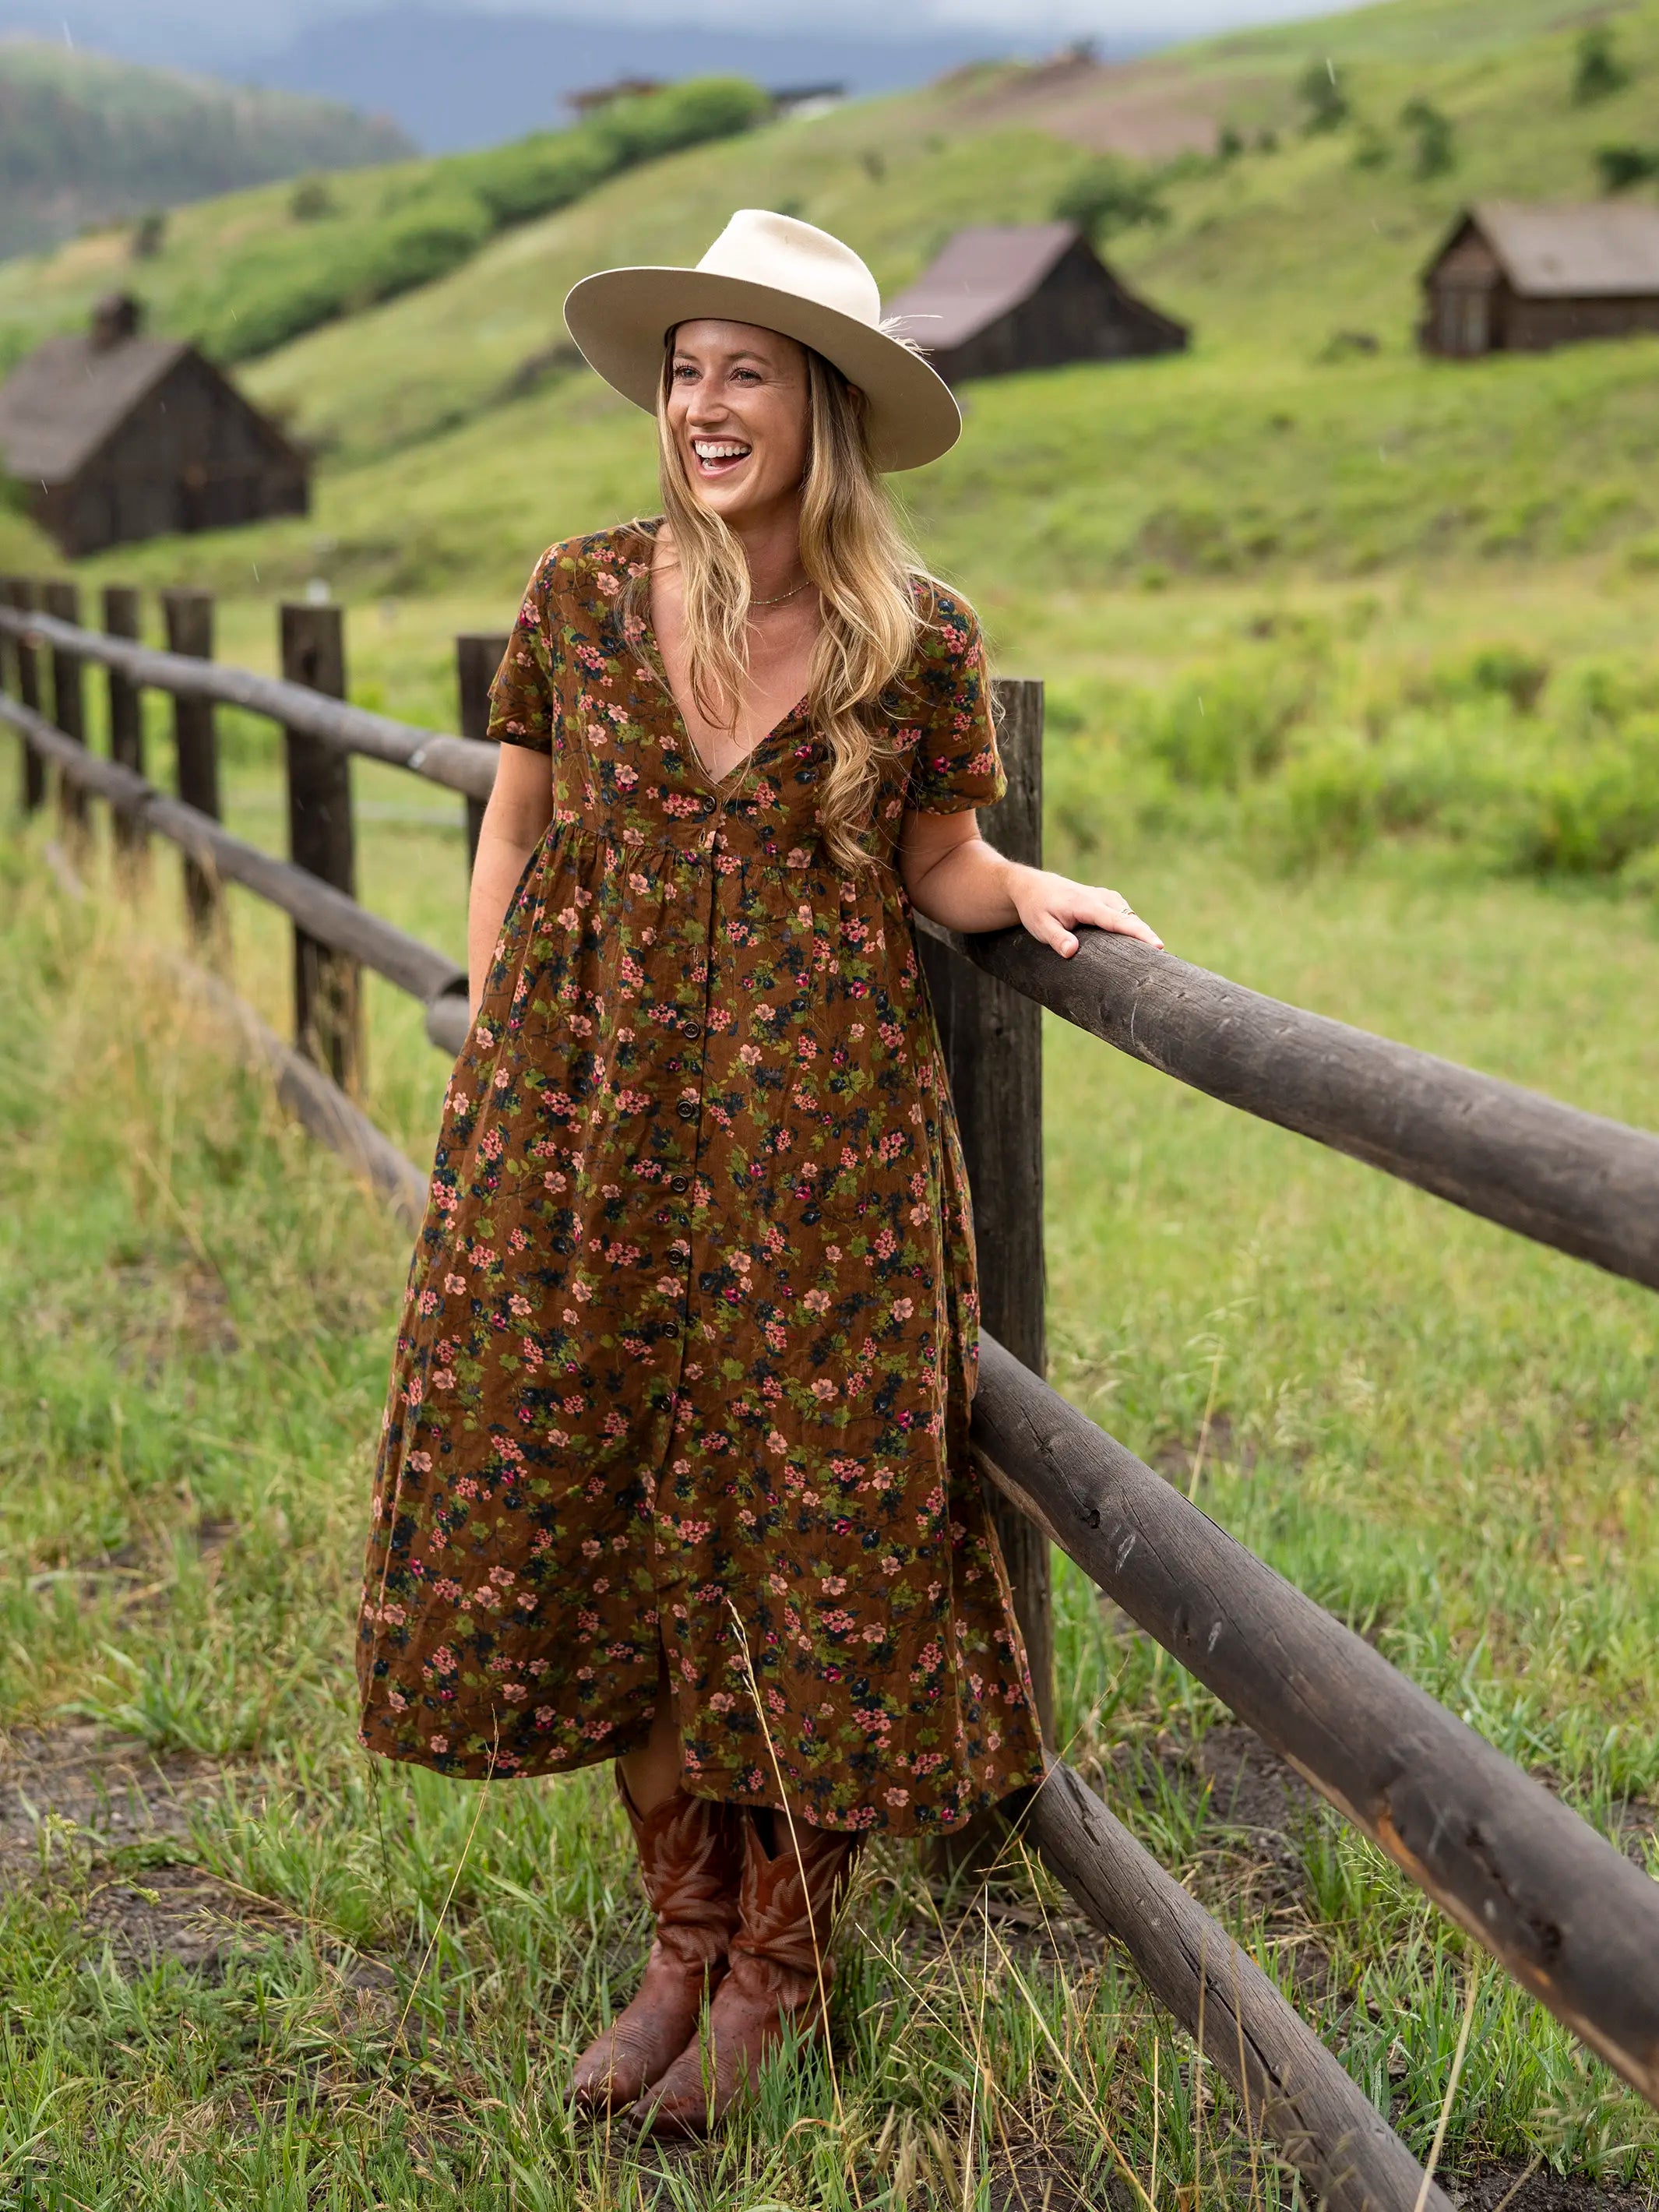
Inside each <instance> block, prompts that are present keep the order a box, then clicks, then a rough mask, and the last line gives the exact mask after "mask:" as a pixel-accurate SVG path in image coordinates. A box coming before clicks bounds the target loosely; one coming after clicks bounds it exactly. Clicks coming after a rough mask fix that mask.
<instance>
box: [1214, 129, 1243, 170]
mask: <svg viewBox="0 0 1659 2212" xmlns="http://www.w3.org/2000/svg"><path fill="white" fill-rule="evenodd" d="M1243 151H1244V134H1243V131H1240V130H1238V129H1237V126H1236V125H1233V124H1231V123H1224V124H1223V125H1222V126H1221V129H1220V131H1218V133H1217V135H1216V142H1215V157H1216V159H1217V161H1220V162H1223V163H1225V162H1228V161H1237V159H1238V157H1239V155H1241V154H1242V153H1243Z"/></svg>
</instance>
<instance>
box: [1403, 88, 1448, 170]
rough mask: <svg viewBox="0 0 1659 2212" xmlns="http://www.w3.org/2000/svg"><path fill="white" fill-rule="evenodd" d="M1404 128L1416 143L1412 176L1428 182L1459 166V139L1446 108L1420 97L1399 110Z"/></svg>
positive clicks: (1409, 101) (1413, 153)
mask: <svg viewBox="0 0 1659 2212" xmlns="http://www.w3.org/2000/svg"><path fill="white" fill-rule="evenodd" d="M1400 123H1401V129H1402V130H1404V131H1409V132H1410V134H1411V136H1412V137H1413V141H1414V142H1415V143H1414V144H1413V149H1412V174H1413V176H1414V177H1416V178H1418V179H1419V180H1421V181H1424V182H1426V181H1427V179H1429V178H1431V177H1443V176H1444V174H1445V173H1446V172H1447V170H1448V169H1454V168H1455V167H1456V166H1457V137H1456V133H1455V131H1454V130H1453V128H1452V120H1451V118H1450V116H1449V115H1448V114H1447V113H1446V112H1445V111H1444V109H1443V108H1439V107H1437V106H1435V104H1434V102H1433V101H1432V100H1425V99H1423V98H1422V96H1421V95H1420V94H1419V96H1418V97H1417V98H1416V99H1413V100H1407V102H1406V105H1405V106H1403V107H1402V108H1401V111H1400Z"/></svg>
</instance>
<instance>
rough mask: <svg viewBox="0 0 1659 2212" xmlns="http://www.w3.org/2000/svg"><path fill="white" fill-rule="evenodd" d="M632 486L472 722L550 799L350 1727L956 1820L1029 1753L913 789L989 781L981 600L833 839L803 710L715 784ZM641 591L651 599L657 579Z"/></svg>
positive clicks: (451, 1182)
mask: <svg viewBox="0 0 1659 2212" xmlns="http://www.w3.org/2000/svg"><path fill="white" fill-rule="evenodd" d="M650 558H651V541H650V536H649V532H648V528H641V526H637V525H629V526H624V527H622V528H619V529H616V530H611V531H606V532H600V533H599V535H597V536H593V537H589V538H578V539H573V540H571V541H569V542H568V543H567V544H561V545H556V546H555V547H553V548H552V550H550V552H549V553H547V554H546V555H545V556H544V558H543V560H542V561H541V562H539V563H538V567H537V569H536V572H535V574H534V575H533V577H532V580H531V583H530V586H529V589H528V591H527V592H526V597H525V600H524V604H523V606H522V609H521V610H520V616H519V619H518V623H517V626H516V628H515V630H514V633H513V641H512V643H511V645H510V647H509V648H508V651H507V656H506V658H505V659H504V660H503V662H502V664H501V670H500V672H499V674H498V675H497V677H496V678H495V687H494V690H493V694H492V698H493V719H492V722H491V732H492V734H493V735H494V736H495V737H497V738H500V739H501V741H502V742H503V743H506V744H520V745H527V746H530V747H532V749H534V750H538V751H541V752H545V753H547V754H548V755H549V757H550V758H549V772H550V778H551V782H552V795H553V818H552V822H551V823H550V827H549V829H548V831H547V834H546V836H545V837H544V840H543V841H542V843H541V845H540V847H539V848H538V850H537V852H536V853H535V854H534V855H533V856H532V859H531V860H530V862H529V865H528V866H527V867H526V871H525V873H524V876H523V878H522V879H521V881H520V884H519V886H518V889H517V891H516V892H515V894H514V896H513V902H512V904H511V906H510V907H509V908H508V911H507V917H506V920H505V922H504V924H503V927H502V932H501V941H500V944H499V946H498V948H497V951H496V954H495V962H494V964H493V967H492V969H491V971H490V975H489V981H488V986H487V988H486V991H485V994H484V998H483V1004H482V1006H481V1007H480V1009H479V1012H478V1016H477V1021H476V1022H475V1024H474V1025H473V1028H472V1030H471V1036H470V1037H469V1039H468V1042H467V1044H466V1046H465V1049H464V1050H463V1052H462V1054H461V1055H460V1058H459V1060H458V1061H457V1063H456V1066H455V1071H454V1074H453V1079H452V1080H451V1083H450V1085H449V1088H448V1091H447V1095H446V1097H445V1101H444V1109H443V1118H442V1127H441V1134H440V1137H439V1140H438V1147H437V1156H436V1163H435V1168H434V1171H433V1177H432V1185H431V1199H430V1206H429V1209H428V1214H427V1218H426V1223H425V1226H424V1228H423V1230H422V1234H421V1237H420V1240H419V1243H418V1244H417V1247H416V1254H415V1259H414V1264H413V1267H412V1269H411V1272H410V1283H409V1291H408V1297H407V1304H406V1307H405V1310H404V1319H403V1324H402V1328H401V1329H400V1332H399V1335H398V1346H397V1353H396V1358H395V1362H394V1367H393V1373H392V1388H391V1392H390V1395H389V1399H388V1402H387V1407H386V1421H385V1430H384V1437H383V1442H382V1448H381V1451H380V1464H379V1467H378V1469H377V1473H376V1478H375V1484H374V1498H373V1507H372V1512H373V1520H372V1527H371V1533H370V1537H369V1542H368V1559H367V1568H366V1577H365V1588H364V1594H363V1603H362V1617H361V1621H360V1632H359V1650H358V1674H359V1680H360V1686H361V1689H362V1741H363V1742H364V1743H365V1744H366V1745H367V1746H368V1747H369V1748H370V1749H371V1750H373V1751H376V1752H380V1753H384V1754H386V1756H387V1757H390V1758H393V1759H410V1760H415V1761H417V1762H419V1763H421V1764H422V1765H428V1766H432V1767H435V1768H437V1769H439V1770H440V1771H442V1772H444V1773H447V1774H453V1775H461V1776H469V1777H480V1776H483V1775H485V1774H488V1773H494V1774H496V1775H499V1776H507V1775H528V1774H545V1773H552V1772H557V1771H564V1770H567V1769H569V1768H573V1767H577V1766H580V1765H585V1764H587V1763H588V1762H590V1761H592V1760H596V1759H609V1758H611V1757H614V1756H615V1755H616V1753H618V1752H621V1751H625V1750H629V1749H631V1748H633V1747H636V1746H638V1745H639V1744H640V1743H641V1742H642V1741H643V1740H644V1738H645V1735H646V1734H647V1730H648V1729H649V1727H650V1723H651V1719H652V1715H653V1710H654V1707H655V1703H656V1696H657V1684H658V1668H659V1648H660V1650H663V1651H665V1654H666V1657H667V1663H668V1668H669V1679H670V1683H671V1694H672V1697H673V1701H674V1709H675V1714H676V1717H677V1719H678V1726H679V1731H680V1735H681V1740H682V1743H683V1747H684V1753H683V1758H684V1768H683V1771H684V1784H685V1786H686V1788H688V1789H689V1790H691V1791H693V1792H694V1793H696V1794H697V1795H699V1796H708V1797H714V1798H720V1799H725V1800H727V1801H729V1802H734V1803H746V1804H756V1805H771V1806H780V1805H781V1804H783V1803H784V1802H785V1801H786V1799H787V1802H788V1804H789V1806H790V1807H791V1808H792V1810H793V1812H794V1813H795V1814H796V1815H797V1816H798V1817H801V1818H805V1820H809V1821H812V1822H815V1823H817V1824H819V1825H821V1826H826V1827H833V1828H842V1829H855V1830H887V1831H890V1832H896V1833H899V1834H909V1833H915V1832H919V1831H937V1830H947V1829H950V1828H952V1827H955V1826H958V1825H960V1824H961V1823H962V1822H963V1820H966V1819H967V1818H968V1817H969V1815H970V1814H973V1813H974V1812H975V1811H976V1810H977V1809H978V1808H981V1806H983V1805H985V1804H987V1803H989V1802H994V1801H995V1800H996V1799H997V1798H1000V1797H1001V1796H1004V1795H1005V1794H1006V1792H1007V1791H1009V1790H1012V1789H1014V1788H1016V1787H1017V1786H1018V1785H1019V1784H1024V1783H1027V1782H1031V1781H1035V1780H1036V1779H1037V1778H1039V1776H1040V1772H1041V1749H1040V1743H1039V1738H1038V1732H1037V1728H1036V1718H1035V1715H1034V1712H1033V1709H1032V1704H1031V1698H1030V1682H1029V1679H1028V1676H1027V1673H1026V1668H1025V1661H1024V1651H1023V1650H1022V1647H1021V1644H1020V1640H1019V1635H1018V1629H1017V1627H1016V1626H1015V1623H1014V1619H1013V1614H1012V1607H1011V1605H1010V1601H1009V1594H1008V1588H1007V1582H1006V1576H1005V1573H1004V1571H1003V1566H1002V1562H1001V1559H1000V1555H999V1553H998V1550H997V1546H996V1541H995V1537H994V1534H993V1531H992V1528H991V1526H990V1522H989V1516H988V1514H987V1509H986V1504H985V1500H984V1498H983V1495H982V1492H981V1484H980V1479H979V1477H978V1474H977V1473H976V1471H975V1468H974V1466H973V1464H972V1462H971V1460H970V1457H969V1451H968V1443H967V1433H968V1415H969V1401H970V1398H971V1396H972V1393H973V1388H974V1382H975V1373H976V1364H977V1350H978V1346H977V1338H978V1305H977V1297H976V1292H975V1277H974V1255H973V1243H972V1231H971V1226H970V1220H969V1206H968V1194H967V1187H966V1182H965V1178H964V1176H963V1165H962V1158H961V1153H960V1150H959V1146H958V1143H957V1133H956V1128H955V1125H954V1122H953V1121H952V1119H951V1108H950V1102H949V1099H948V1097H947V1095H946V1091H945V1079H944V1071H943V1067H942V1064H941V1060H940V1055H939V1043H938V1038H937V1036H936V1033H935V1030H934V1027H933V1017H932V1012H931V1010H930V1008H929V1006H928V1001H927V989H926V986H925V984H924V981H923V979H922V975H921V966H920V963H919V962H918V959H917V956H916V949H915V941H914V937H913V933H912V927H911V920H910V912H909V907H908V901H907V899H906V896H905V894H904V891H903V888H902V884H901V882H900V879H899V877H898V874H897V872H896V867H895V866H894V864H893V851H894V846H895V842H896V838H897V836H898V832H899V829H900V826H901V823H902V817H903V814H904V811H905V810H906V808H907V807H915V808H920V809H922V810H924V811H933V812H939V813H948V812H952V811H958V810H960V809H962V808H964V807H969V806H986V805H991V804H993V803H994V801H995V800H996V799H998V798H1000V796H1001V793H1002V791H1003V788H1004V783H1003V777H1002V773H1001V769H1000V763H999V761H998V757H997V751H996V742H995V737H994V731H993V727H992V721H991V713H990V701H989V697H988V695H987V684H986V677H985V668H984V655H983V650H982V647H981V640H980V636H979V633H978V629H977V627H976V625H975V621H974V618H973V617H972V615H971V613H970V612H969V611H968V610H967V609H966V608H964V607H963V606H961V605H959V604H958V603H957V602H955V601H953V600H952V599H951V598H949V597H948V596H946V595H945V594H944V593H942V592H940V593H935V592H932V591H930V590H928V589H927V587H926V586H919V587H918V589H919V591H920V592H921V594H922V598H923V611H924V616H925V620H926V628H925V629H924V633H923V639H922V643H921V648H920V650H919V652H918V654H917V656H916V659H915V662H914V663H913V665H911V667H910V668H909V669H908V670H907V671H905V673H904V675H903V677H902V680H901V681H900V683H899V684H897V685H896V687H895V689H894V691H893V694H892V696H891V701H890V705H891V717H892V720H891V743H892V749H893V755H894V757H893V759H892V760H891V761H890V763H889V764H888V767H887V769H886V770H885V772H884V777H883V781H882V785H881V789H880V793H879V796H878V801H877V805H876V807H875V809H874V813H873V819H872V829H871V831H870V833H869V843H870V848H871V850H872V852H873V853H874V854H876V856H877V864H876V865H875V866H871V867H868V868H865V869H862V870H856V871H849V870H847V869H844V868H842V867H841V866H838V865H836V862H835V861H834V860H832V859H831V858H830V856H829V853H828V852H827V850H826V848H825V847H824V845H823V841H822V838H821V837H820V835H819V831H818V827H817V792H818V789H819V787H820V783H821V780H822V778H823V773H824V770H825V767H826V764H827V761H828V747H827V746H826V745H825V744H823V742H822V741H821V740H820V739H818V738H816V737H815V735H814V733H813V732H812V730H811V727H810V726H809V725H808V723H807V720H806V719H805V714H804V711H803V710H802V709H800V708H797V709H796V711H795V712H794V713H793V714H790V715H789V716H787V718H786V719H785V720H783V721H782V722H781V723H780V724H779V725H778V726H777V727H776V728H775V729H774V730H773V731H772V732H770V734H769V736H768V737H766V738H764V739H763V741H762V742H761V744H760V745H759V746H758V747H757V749H756V750H755V751H754V752H753V753H752V754H751V755H750V757H748V759H747V760H746V762H745V763H744V764H743V766H742V769H741V770H740V771H739V772H738V774H737V775H734V777H733V778H732V780H730V781H728V782H726V783H724V784H721V785H719V786H715V785H712V784H711V783H710V781H709V780H708V777H707V776H706V775H705V774H704V772H703V770H702V766H701V763H699V760H698V758H697V755H696V750H695V748H694V747H693V745H692V744H691V742H690V738H689V736H688V734H687V732H686V730H685V726H684V722H683V720H682V719H681V717H680V715H679V714H678V710H677V708H675V706H674V704H673V701H672V698H671V694H670V692H669V690H668V688H667V685H666V683H665V679H664V677H663V674H662V669H661V663H660V659H659V655H658V653H657V649H656V646H655V641H654V640H653V637H652V635H651V633H650V629H649V625H648V623H647V622H646V621H645V620H643V619H641V618H640V617H624V616H623V613H622V611H621V609H622V607H623V605H625V604H627V600H626V598H625V587H626V586H627V585H628V582H629V579H630V577H631V578H641V577H643V576H644V575H645V574H647V570H648V567H649V562H650ZM642 603H643V602H642V600H641V604H642Z"/></svg>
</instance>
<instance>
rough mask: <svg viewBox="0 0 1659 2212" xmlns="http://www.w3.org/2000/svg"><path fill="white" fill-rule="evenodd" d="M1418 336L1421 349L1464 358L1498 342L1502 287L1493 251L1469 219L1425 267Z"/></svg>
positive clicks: (1504, 313)
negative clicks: (1426, 270)
mask: <svg viewBox="0 0 1659 2212" xmlns="http://www.w3.org/2000/svg"><path fill="white" fill-rule="evenodd" d="M1425 294H1426V296H1425V301H1424V313H1423V321H1422V325H1421V326H1420V328H1419V331H1418V337H1419V340H1420V342H1421V343H1422V346H1423V349H1424V351H1425V353H1434V354H1441V355H1443V356H1445V357H1446V358H1447V359H1449V360H1453V361H1469V360H1474V359H1476V358H1478V357H1479V356H1480V355H1482V354H1487V353H1491V352H1492V350H1493V349H1494V348H1496V347H1498V346H1501V345H1502V344H1503V343H1504V326H1505V324H1506V321H1507V318H1508V299H1507V288H1506V287H1505V285H1504V272H1503V270H1502V268H1501V266H1500V264H1499V263H1498V256H1497V255H1496V253H1494V252H1493V251H1492V247H1491V246H1489V245H1488V244H1487V243H1486V240H1485V239H1484V238H1483V237H1482V236H1481V234H1480V232H1479V231H1478V230H1476V229H1475V228H1474V226H1473V225H1472V224H1471V225H1470V226H1469V227H1468V228H1467V229H1465V230H1464V231H1462V233H1461V234H1459V236H1457V237H1456V238H1455V239H1454V240H1452V242H1451V244H1450V245H1449V246H1448V247H1447V248H1446V251H1445V252H1443V254H1442V255H1441V257H1440V258H1439V260H1438V261H1437V263H1436V264H1435V265H1434V267H1433V269H1432V270H1431V271H1430V272H1429V276H1428V278H1427V280H1426V286H1425Z"/></svg>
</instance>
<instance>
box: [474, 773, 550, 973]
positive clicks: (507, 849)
mask: <svg viewBox="0 0 1659 2212" xmlns="http://www.w3.org/2000/svg"><path fill="white" fill-rule="evenodd" d="M537 842H539V841H537V840H532V842H530V843H528V844H524V843H521V842H520V841H519V839H518V838H516V837H513V836H511V835H509V834H508V833H507V831H505V830H503V829H498V828H495V827H493V826H492V824H491V823H490V819H489V816H488V815H487V814H486V815H485V817H484V819H483V828H482V829H480V830H479V832H478V856H477V860H474V862H473V863H472V895H471V898H470V899H469V900H468V901H467V908H466V973H467V1003H468V1005H469V1006H470V1008H471V1011H472V1012H473V1013H475V1014H476V1013H477V1011H478V1006H479V1003H480V1001H481V1000H483V994H484V985H485V984H486V983H487V982H488V981H489V966H490V963H491V961H493V960H494V958H495V947H496V945H497V944H498V943H499V942H500V939H501V923H502V921H504V920H505V918H506V915H507V907H508V905H509V904H510V903H511V901H512V897H513V891H514V890H515V889H516V888H517V886H518V881H519V878H520V876H521V875H522V874H523V873H524V869H525V863H526V860H528V859H529V858H530V856H531V854H532V853H533V852H534V851H535V849H536V844H537Z"/></svg>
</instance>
